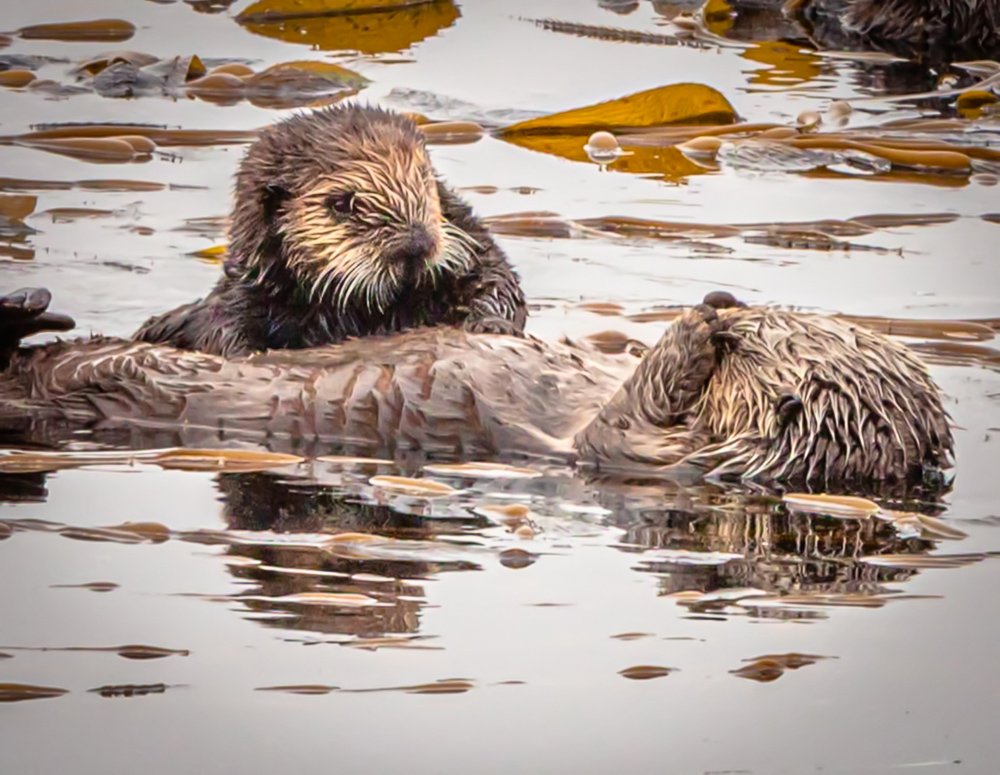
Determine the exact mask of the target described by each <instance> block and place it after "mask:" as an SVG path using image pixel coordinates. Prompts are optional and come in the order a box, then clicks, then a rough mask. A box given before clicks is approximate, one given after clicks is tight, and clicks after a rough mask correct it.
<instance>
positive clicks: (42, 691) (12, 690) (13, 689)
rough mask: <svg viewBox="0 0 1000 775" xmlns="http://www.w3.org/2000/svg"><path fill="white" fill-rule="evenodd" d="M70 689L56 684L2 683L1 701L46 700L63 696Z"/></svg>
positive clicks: (0, 687)
mask: <svg viewBox="0 0 1000 775" xmlns="http://www.w3.org/2000/svg"><path fill="white" fill-rule="evenodd" d="M68 691H69V690H68V689H60V688H58V687H55V686H32V685H30V684H4V683H0V702H20V701H21V700H44V699H46V698H48V697H61V696H62V695H64V694H66V693H67V692H68Z"/></svg>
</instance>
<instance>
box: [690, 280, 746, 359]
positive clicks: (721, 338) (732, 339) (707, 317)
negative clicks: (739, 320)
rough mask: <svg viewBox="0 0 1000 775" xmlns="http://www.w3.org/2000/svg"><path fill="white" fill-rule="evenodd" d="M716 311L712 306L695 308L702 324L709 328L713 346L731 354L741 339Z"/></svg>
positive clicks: (709, 339)
mask: <svg viewBox="0 0 1000 775" xmlns="http://www.w3.org/2000/svg"><path fill="white" fill-rule="evenodd" d="M709 295H711V294H709ZM715 310H716V308H715V307H713V306H711V305H710V304H699V305H698V306H697V307H695V308H694V312H695V313H696V314H697V315H699V316H700V317H701V319H702V323H703V324H704V325H706V326H707V327H708V341H709V342H710V343H711V344H712V346H713V347H715V349H716V350H717V351H719V352H731V351H732V350H733V349H735V347H736V345H737V344H738V343H739V337H738V336H737V335H736V334H734V333H733V332H732V331H730V330H729V321H728V320H726V319H724V318H721V317H719V313H718V312H716V311H715Z"/></svg>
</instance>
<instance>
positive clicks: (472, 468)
mask: <svg viewBox="0 0 1000 775" xmlns="http://www.w3.org/2000/svg"><path fill="white" fill-rule="evenodd" d="M424 471H426V472H427V473H429V474H434V475H436V476H457V477H462V478H470V479H534V478H536V477H539V476H542V473H541V472H540V471H537V470H535V469H533V468H521V467H518V466H512V465H507V464H505V463H476V462H468V463H433V464H430V465H426V466H424ZM421 481H422V480H421Z"/></svg>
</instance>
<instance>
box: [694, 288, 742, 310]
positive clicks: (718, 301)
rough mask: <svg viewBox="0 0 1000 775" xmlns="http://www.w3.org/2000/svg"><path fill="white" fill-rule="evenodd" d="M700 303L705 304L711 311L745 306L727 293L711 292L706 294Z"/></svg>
mask: <svg viewBox="0 0 1000 775" xmlns="http://www.w3.org/2000/svg"><path fill="white" fill-rule="evenodd" d="M701 303H702V304H707V305H708V306H709V307H711V308H712V309H729V308H730V307H745V306H746V304H744V303H743V302H742V301H740V300H739V299H737V298H736V297H735V296H733V294H731V293H730V292H729V291H712V292H711V293H706V294H705V298H704V299H702V300H701Z"/></svg>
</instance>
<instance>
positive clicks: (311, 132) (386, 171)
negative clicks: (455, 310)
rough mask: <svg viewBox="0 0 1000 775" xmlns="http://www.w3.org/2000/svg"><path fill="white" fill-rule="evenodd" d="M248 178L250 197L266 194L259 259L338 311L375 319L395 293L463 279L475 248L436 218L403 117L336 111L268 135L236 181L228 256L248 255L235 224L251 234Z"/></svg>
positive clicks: (436, 201)
mask: <svg viewBox="0 0 1000 775" xmlns="http://www.w3.org/2000/svg"><path fill="white" fill-rule="evenodd" d="M293 130H294V131H293ZM262 159H266V164H262ZM261 167H266V168H267V169H269V170H272V171H273V172H274V173H275V174H274V177H273V178H272V180H271V181H268V182H266V183H265V182H264V181H263V180H262V179H261V178H260V176H259V175H257V174H256V173H258V172H259V171H260V169H261ZM245 173H253V174H254V178H255V179H254V180H253V181H250V180H247V183H249V184H250V185H249V186H247V187H246V188H248V189H250V190H248V191H247V192H246V193H247V194H248V195H249V196H257V197H258V199H259V198H260V197H259V193H260V191H261V190H266V191H268V192H269V193H268V194H267V195H266V196H265V197H264V201H263V204H262V205H261V207H260V210H259V211H258V215H259V216H260V217H259V221H260V223H258V224H257V225H255V226H254V228H258V229H259V227H260V225H261V224H264V225H265V228H266V231H267V235H266V237H264V238H263V239H261V237H260V236H257V237H256V239H255V240H254V242H255V243H256V245H257V246H258V247H257V252H258V253H263V254H264V255H262V256H261V257H260V258H261V259H263V261H264V263H265V265H267V264H274V263H280V264H283V265H284V266H285V267H286V268H287V269H288V270H290V272H291V274H292V275H294V277H295V278H296V281H297V283H298V284H299V285H300V286H301V287H302V289H303V290H304V291H305V292H307V293H308V295H309V298H310V299H311V300H313V301H325V302H328V303H331V304H333V305H334V306H335V308H337V309H338V310H341V311H343V310H346V309H348V308H350V307H352V306H354V305H357V304H359V303H360V304H361V305H363V306H364V307H366V308H367V309H368V310H370V311H378V312H381V311H383V310H384V309H385V308H386V307H388V306H389V305H390V304H391V303H392V301H393V300H394V299H395V298H397V297H398V294H399V292H400V291H401V290H403V289H405V288H407V287H415V286H419V285H421V284H423V283H430V284H433V283H434V281H435V278H436V276H438V275H439V274H440V273H442V272H447V271H455V270H457V269H459V268H460V267H461V266H462V265H463V264H465V263H466V262H467V261H468V260H469V257H470V252H471V250H473V249H474V247H475V242H474V240H473V239H472V238H471V237H469V236H468V235H467V234H465V232H463V231H462V230H461V229H459V228H457V227H455V226H454V225H452V224H450V223H448V222H447V221H446V220H445V218H444V216H443V215H442V212H441V201H440V197H439V195H438V183H437V180H436V178H435V175H434V169H433V167H432V166H431V162H430V158H429V157H428V155H427V151H426V149H425V148H424V144H423V140H422V136H421V135H420V133H419V131H418V130H417V129H416V127H415V126H414V125H413V124H412V122H410V121H409V120H407V119H405V118H403V117H402V116H397V115H394V114H391V113H385V112H383V111H380V110H374V109H370V108H361V107H349V108H336V109H333V110H327V111H321V112H319V113H314V114H310V115H303V116H296V117H294V118H292V119H290V120H288V121H286V122H284V123H282V124H278V125H276V126H274V127H272V128H270V129H269V130H267V131H266V132H265V134H264V135H263V136H262V137H261V139H260V140H259V141H258V143H257V144H255V146H254V148H252V149H251V151H250V152H249V153H248V155H247V157H246V159H245V160H244V163H243V167H242V168H241V171H240V175H239V176H238V182H237V206H236V212H235V213H234V220H233V228H232V232H231V238H232V239H231V242H232V244H233V252H234V253H235V252H241V253H245V252H246V250H247V249H250V250H253V248H254V245H246V246H241V245H239V244H237V240H238V237H239V236H240V234H241V223H242V224H246V225H247V226H253V224H251V223H248V221H251V220H252V219H248V218H244V219H243V220H242V222H241V219H240V214H241V210H242V209H243V208H242V207H241V202H240V195H241V193H242V192H241V188H243V187H244V185H243V184H244V176H245ZM261 183H264V185H263V186H262V185H260V184H261ZM268 211H270V212H268ZM243 260H245V259H243Z"/></svg>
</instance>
